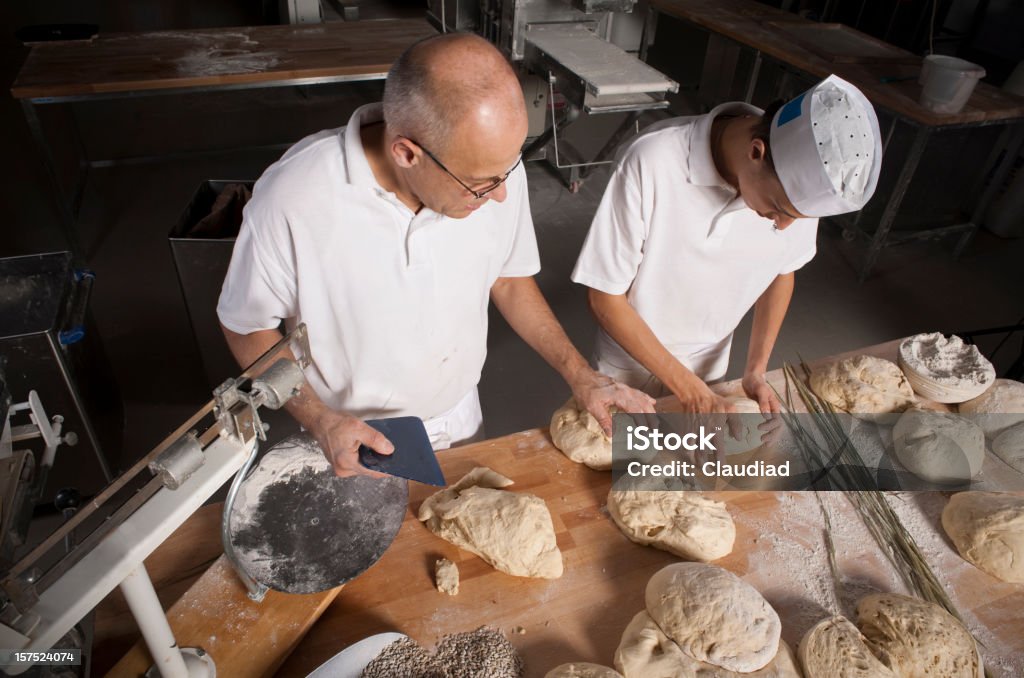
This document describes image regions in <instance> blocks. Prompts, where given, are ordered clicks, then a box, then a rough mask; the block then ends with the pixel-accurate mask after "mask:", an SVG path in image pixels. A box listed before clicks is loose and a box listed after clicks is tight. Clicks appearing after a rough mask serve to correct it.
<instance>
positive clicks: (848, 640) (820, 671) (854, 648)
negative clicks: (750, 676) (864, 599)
mask: <svg viewBox="0 0 1024 678" xmlns="http://www.w3.org/2000/svg"><path fill="white" fill-rule="evenodd" d="M797 649H798V651H799V655H800V664H801V665H803V667H804V674H805V675H806V676H807V678H898V676H897V675H896V674H895V673H893V672H892V671H891V670H890V669H889V667H887V666H886V665H885V664H883V663H882V662H881V661H879V659H878V657H876V656H875V655H874V654H872V652H871V648H869V647H868V645H867V641H866V640H865V639H864V636H862V635H861V633H860V631H859V630H858V629H857V627H856V626H854V625H853V623H852V622H850V620H849V619H847V618H846V617H832V618H831V619H825V620H823V621H820V622H818V623H817V624H816V625H814V626H813V627H811V629H810V630H808V631H807V633H805V634H804V637H803V638H802V639H801V640H800V646H799V647H798V648H797Z"/></svg>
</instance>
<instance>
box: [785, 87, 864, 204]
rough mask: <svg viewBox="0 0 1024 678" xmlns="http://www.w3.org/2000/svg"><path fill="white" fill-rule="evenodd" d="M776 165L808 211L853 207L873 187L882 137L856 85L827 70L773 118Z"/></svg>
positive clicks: (795, 198)
mask: <svg viewBox="0 0 1024 678" xmlns="http://www.w3.org/2000/svg"><path fill="white" fill-rule="evenodd" d="M770 145H771V153H772V158H773V159H774V162H775V171H776V173H777V174H778V175H779V180H780V181H781V182H782V188H783V189H785V191H786V197H788V198H789V200H790V202H792V203H793V206H794V207H796V209H797V210H798V211H799V212H800V213H801V214H804V215H806V216H809V217H827V216H831V215H833V214H843V213H845V212H855V211H857V210H859V209H860V208H862V207H864V205H865V204H866V203H867V201H868V200H870V199H871V196H872V195H873V194H874V192H875V186H876V185H877V184H878V173H879V171H880V170H881V168H882V139H881V134H880V133H879V131H878V118H877V117H876V116H875V109H874V108H872V106H871V102H870V101H868V99H867V97H865V96H864V95H863V94H862V93H861V91H860V90H859V89H857V88H856V87H854V86H853V85H851V84H850V83H848V82H846V81H845V80H843V79H842V78H838V77H836V76H834V75H830V76H829V77H827V78H825V79H824V80H822V81H821V82H819V83H818V84H817V85H815V86H814V87H812V88H811V89H809V90H807V91H806V92H804V93H803V94H801V95H800V96H798V97H797V98H795V99H793V100H792V101H790V102H789V103H787V104H785V105H784V106H783V107H782V108H780V109H779V111H778V113H776V114H775V118H774V119H773V120H772V127H771V136H770Z"/></svg>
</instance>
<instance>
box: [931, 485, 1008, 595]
mask: <svg viewBox="0 0 1024 678" xmlns="http://www.w3.org/2000/svg"><path fill="white" fill-rule="evenodd" d="M942 527H943V529H945V530H946V534H948V535H949V538H950V539H951V540H953V544H954V545H956V550H957V551H959V552H960V555H961V556H963V557H964V559H965V560H967V561H968V562H971V563H974V564H975V565H977V566H978V568H979V569H981V570H984V571H985V572H988V573H989V574H990V575H992V576H993V577H996V578H997V579H1002V580H1003V581H1008V582H1012V583H1014V584H1024V494H1007V493H1002V492H960V493H958V494H954V495H953V496H952V497H950V499H949V503H948V504H946V508H945V509H943V511H942Z"/></svg>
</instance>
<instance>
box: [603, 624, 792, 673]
mask: <svg viewBox="0 0 1024 678" xmlns="http://www.w3.org/2000/svg"><path fill="white" fill-rule="evenodd" d="M615 667H616V668H618V669H619V671H620V672H621V673H622V675H623V676H625V678H800V670H799V669H798V668H797V664H796V658H795V657H794V656H793V651H792V650H790V649H789V646H788V645H786V643H784V642H782V641H781V640H780V641H779V651H778V652H777V653H776V654H775V657H774V658H773V659H772V660H771V661H770V662H769V663H768V665H767V666H765V667H764V668H762V669H759V670H757V671H754V672H753V673H737V672H735V671H729V670H727V669H723V668H721V667H718V666H714V665H712V664H707V663H705V662H700V661H697V660H696V659H694V658H693V657H690V656H688V655H687V654H686V653H684V652H683V651H682V650H681V649H679V646H678V645H676V644H675V643H674V642H673V641H672V640H671V639H670V638H669V637H668V636H666V635H665V634H664V633H663V632H662V630H661V628H660V627H659V626H658V625H657V624H656V623H655V621H654V619H652V618H651V615H650V614H648V613H647V612H646V611H644V612H641V613H639V614H638V615H636V616H635V617H633V620H632V621H631V622H629V626H627V627H626V630H625V632H624V633H623V634H622V640H621V641H620V642H619V647H618V649H617V650H616V651H615Z"/></svg>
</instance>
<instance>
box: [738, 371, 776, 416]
mask: <svg viewBox="0 0 1024 678" xmlns="http://www.w3.org/2000/svg"><path fill="white" fill-rule="evenodd" d="M743 392H744V393H746V394H747V397H748V398H750V399H751V400H756V401H757V404H758V406H760V408H761V413H762V414H776V413H778V412H781V411H782V405H781V404H780V403H779V399H778V397H777V396H776V395H775V390H774V389H772V387H771V386H769V385H768V381H767V379H765V376H764V374H760V373H747V374H745V375H743Z"/></svg>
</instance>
